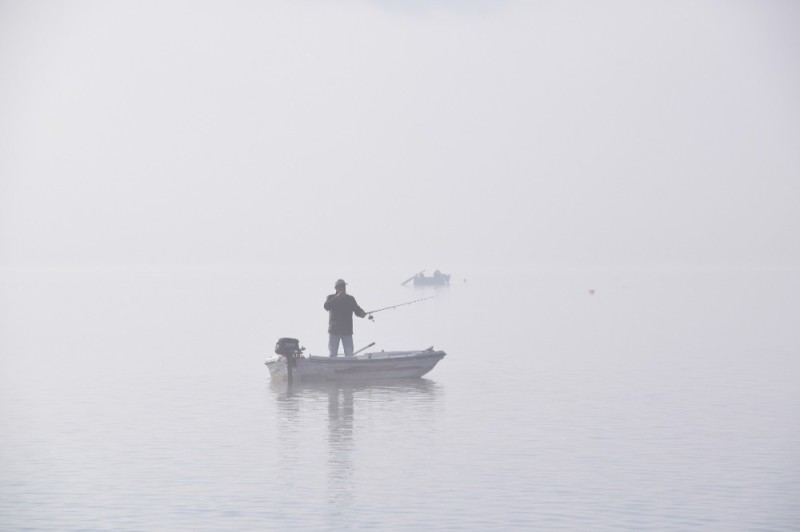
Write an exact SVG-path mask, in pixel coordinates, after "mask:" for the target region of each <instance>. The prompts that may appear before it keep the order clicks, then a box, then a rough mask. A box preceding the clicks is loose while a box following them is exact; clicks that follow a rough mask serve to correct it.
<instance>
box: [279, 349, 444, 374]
mask: <svg viewBox="0 0 800 532" xmlns="http://www.w3.org/2000/svg"><path fill="white" fill-rule="evenodd" d="M445 355H446V353H445V352H444V351H435V350H434V349H433V347H429V348H428V349H424V350H419V351H379V352H375V353H364V354H360V355H355V356H352V357H334V358H331V357H321V356H313V355H311V356H307V357H306V356H303V355H302V354H300V353H295V354H293V355H289V356H286V355H279V356H275V357H272V358H269V359H267V361H266V362H265V364H266V366H267V368H269V373H270V376H271V377H272V379H273V380H287V379H288V369H289V365H291V366H292V373H293V377H294V378H295V379H298V380H303V381H315V380H316V381H320V380H321V381H337V380H348V381H349V380H381V379H408V378H419V377H422V376H423V375H425V374H426V373H428V372H429V371H431V370H432V369H433V368H434V367H435V366H436V364H438V363H439V361H440V360H441V359H443V358H444V357H445Z"/></svg>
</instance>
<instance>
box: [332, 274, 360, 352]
mask: <svg viewBox="0 0 800 532" xmlns="http://www.w3.org/2000/svg"><path fill="white" fill-rule="evenodd" d="M333 287H334V288H335V289H336V293H335V294H331V295H329V296H328V298H327V299H326V300H325V305H324V307H325V310H327V311H328V354H329V355H330V356H332V357H335V356H337V355H338V352H339V341H340V340H341V342H342V347H344V356H346V357H351V356H353V314H355V315H356V316H358V317H359V318H363V317H364V316H366V315H367V313H366V312H364V310H363V309H362V308H361V307H359V306H358V303H356V298H354V297H353V296H351V295H349V294H348V293H347V283H345V282H344V280H342V279H339V280H337V281H336V284H335V285H333Z"/></svg>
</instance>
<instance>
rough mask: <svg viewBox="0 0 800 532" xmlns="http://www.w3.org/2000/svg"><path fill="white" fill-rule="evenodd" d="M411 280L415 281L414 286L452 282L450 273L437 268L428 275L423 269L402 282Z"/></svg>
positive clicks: (442, 284) (440, 284) (439, 284)
mask: <svg viewBox="0 0 800 532" xmlns="http://www.w3.org/2000/svg"><path fill="white" fill-rule="evenodd" d="M409 281H414V286H448V285H449V284H450V274H449V273H442V272H440V271H439V270H436V271H435V272H433V275H430V276H426V275H425V270H422V271H421V272H419V273H417V274H415V275H414V276H413V277H409V278H408V279H406V280H405V281H403V282H402V283H401V284H403V285H405V284H406V283H408V282H409Z"/></svg>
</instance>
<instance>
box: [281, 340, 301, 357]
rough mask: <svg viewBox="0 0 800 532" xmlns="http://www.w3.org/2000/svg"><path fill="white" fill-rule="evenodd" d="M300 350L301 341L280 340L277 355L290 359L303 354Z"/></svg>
mask: <svg viewBox="0 0 800 532" xmlns="http://www.w3.org/2000/svg"><path fill="white" fill-rule="evenodd" d="M302 351H303V350H302V349H301V348H300V340H298V339H297V338H279V339H278V342H277V343H276V344H275V353H277V354H279V355H282V356H285V357H290V356H293V355H298V354H300V353H302Z"/></svg>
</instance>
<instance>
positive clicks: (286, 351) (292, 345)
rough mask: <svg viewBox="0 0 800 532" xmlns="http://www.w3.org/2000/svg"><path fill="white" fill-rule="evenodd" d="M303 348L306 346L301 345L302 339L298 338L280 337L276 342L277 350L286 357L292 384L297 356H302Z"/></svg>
mask: <svg viewBox="0 0 800 532" xmlns="http://www.w3.org/2000/svg"><path fill="white" fill-rule="evenodd" d="M303 349H305V348H303V347H300V340H298V339H297V338H279V339H278V342H277V343H276V344H275V352H276V353H277V354H279V355H281V356H282V357H286V377H287V380H288V382H289V384H292V380H293V373H294V368H295V366H296V365H297V357H302V354H303Z"/></svg>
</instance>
